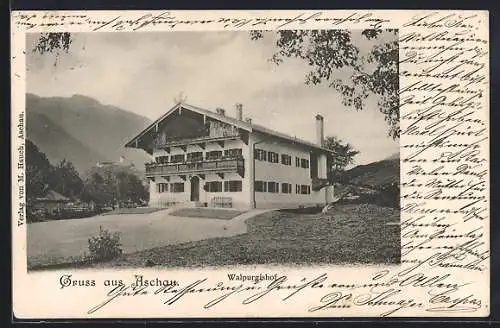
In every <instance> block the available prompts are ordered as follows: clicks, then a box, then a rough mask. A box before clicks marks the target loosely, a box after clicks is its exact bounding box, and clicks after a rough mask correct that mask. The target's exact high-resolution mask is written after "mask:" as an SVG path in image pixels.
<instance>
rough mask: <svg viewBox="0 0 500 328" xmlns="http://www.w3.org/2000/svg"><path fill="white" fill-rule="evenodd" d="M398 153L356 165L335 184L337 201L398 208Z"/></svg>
mask: <svg viewBox="0 0 500 328" xmlns="http://www.w3.org/2000/svg"><path fill="white" fill-rule="evenodd" d="M399 176H400V169H399V154H396V155H392V156H390V157H388V158H386V159H384V160H381V161H378V162H374V163H370V164H366V165H359V166H356V167H354V168H352V169H350V170H348V171H346V172H344V174H343V176H342V183H336V184H335V191H334V193H335V197H336V199H337V200H336V201H338V202H348V203H349V202H351V203H352V202H354V203H371V204H378V205H380V206H389V207H393V208H399V205H400V203H399V198H400V191H399Z"/></svg>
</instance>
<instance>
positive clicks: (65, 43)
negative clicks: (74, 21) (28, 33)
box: [33, 32, 73, 55]
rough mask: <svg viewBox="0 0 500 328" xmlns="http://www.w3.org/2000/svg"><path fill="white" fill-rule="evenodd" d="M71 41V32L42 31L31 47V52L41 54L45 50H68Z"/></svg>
mask: <svg viewBox="0 0 500 328" xmlns="http://www.w3.org/2000/svg"><path fill="white" fill-rule="evenodd" d="M72 42H73V39H72V38H71V33H68V32H64V33H61V32H59V33H42V35H41V36H40V37H39V38H38V41H37V43H36V44H35V47H34V48H33V52H38V53H40V54H41V55H43V54H44V53H47V52H49V53H51V52H56V53H59V51H61V50H62V51H65V52H68V51H69V47H70V45H71V43H72Z"/></svg>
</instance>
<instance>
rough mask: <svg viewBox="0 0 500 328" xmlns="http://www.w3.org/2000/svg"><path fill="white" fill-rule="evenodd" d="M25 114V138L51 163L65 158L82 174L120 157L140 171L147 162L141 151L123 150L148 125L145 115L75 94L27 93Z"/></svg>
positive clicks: (146, 157)
mask: <svg viewBox="0 0 500 328" xmlns="http://www.w3.org/2000/svg"><path fill="white" fill-rule="evenodd" d="M26 112H27V121H26V127H27V138H29V139H30V140H31V141H32V142H34V143H35V144H36V145H37V146H38V147H39V148H40V150H41V151H42V152H44V153H45V154H46V155H47V157H48V158H49V160H50V161H51V163H55V162H58V161H60V160H62V159H63V158H66V159H67V160H70V161H71V162H73V164H74V165H75V167H76V168H77V170H78V171H79V172H80V173H81V174H83V173H84V172H85V171H88V170H89V169H90V168H91V167H92V166H94V165H95V164H96V163H97V162H99V161H118V160H119V158H120V156H124V157H125V158H127V159H128V160H129V161H131V162H132V163H134V165H136V167H137V168H139V169H140V168H143V166H144V165H143V164H144V162H146V161H148V160H149V156H148V155H147V154H146V153H145V152H143V151H141V150H137V149H129V148H124V145H125V143H126V142H127V141H128V140H130V139H131V138H133V137H134V136H135V135H136V134H137V133H139V132H140V131H142V130H143V129H144V128H145V127H146V126H148V125H149V124H150V123H151V120H150V119H148V118H146V117H144V116H141V115H138V114H135V113H132V112H129V111H126V110H124V109H121V108H119V107H117V106H112V105H104V104H102V103H101V102H99V101H98V100H96V99H94V98H91V97H88V96H84V95H78V94H77V95H73V96H71V97H41V96H38V95H35V94H31V93H27V94H26Z"/></svg>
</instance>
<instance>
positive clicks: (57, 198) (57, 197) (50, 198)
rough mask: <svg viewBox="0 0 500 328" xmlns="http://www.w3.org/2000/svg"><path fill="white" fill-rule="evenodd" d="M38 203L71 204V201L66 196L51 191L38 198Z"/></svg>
mask: <svg viewBox="0 0 500 328" xmlns="http://www.w3.org/2000/svg"><path fill="white" fill-rule="evenodd" d="M36 200H37V201H42V202H43V201H45V202H69V201H70V200H71V199H69V198H68V197H66V196H63V195H61V194H60V193H58V192H57V191H54V190H52V189H50V190H49V191H47V193H46V194H45V196H44V197H38V198H37V199H36Z"/></svg>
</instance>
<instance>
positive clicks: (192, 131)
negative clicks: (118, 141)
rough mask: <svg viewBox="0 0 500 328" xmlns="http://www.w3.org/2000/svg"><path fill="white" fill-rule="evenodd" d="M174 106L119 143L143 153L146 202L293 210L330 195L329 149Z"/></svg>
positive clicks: (318, 125) (319, 136) (239, 120)
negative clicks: (147, 159)
mask: <svg viewBox="0 0 500 328" xmlns="http://www.w3.org/2000/svg"><path fill="white" fill-rule="evenodd" d="M242 111H243V109H242V106H241V105H237V106H236V117H229V116H227V115H226V113H225V111H224V110H223V109H217V112H212V111H209V110H206V109H203V108H199V107H195V106H191V105H187V104H177V105H176V106H174V107H173V108H172V109H170V110H169V111H168V112H167V113H165V114H164V115H163V116H161V117H160V118H159V119H158V120H156V121H155V122H153V123H152V124H151V125H150V126H149V127H147V128H146V129H145V130H144V131H142V132H141V133H140V134H139V135H137V136H136V137H135V138H133V139H132V140H131V141H129V142H128V143H127V144H126V147H132V148H140V149H143V150H144V151H146V152H147V153H148V154H150V155H151V158H152V160H151V162H149V163H146V177H147V178H148V180H149V183H150V189H149V190H150V200H149V206H151V207H169V206H173V205H183V204H184V205H188V204H189V205H195V206H207V207H231V208H238V209H249V208H295V207H299V206H312V205H324V204H326V203H328V202H329V201H331V200H332V198H333V186H330V185H329V184H328V180H327V171H328V169H327V168H328V167H329V165H330V163H331V159H332V156H333V154H332V153H331V151H329V150H327V149H324V148H323V147H322V140H323V118H322V117H321V116H320V115H317V116H316V118H315V125H316V132H317V139H318V140H317V141H318V142H317V143H316V144H314V143H310V142H307V141H303V140H299V139H297V138H295V137H291V136H287V135H284V134H281V133H279V132H276V131H273V130H270V129H267V128H265V127H262V126H260V125H256V124H252V122H251V121H250V120H248V119H247V120H243V114H242Z"/></svg>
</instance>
